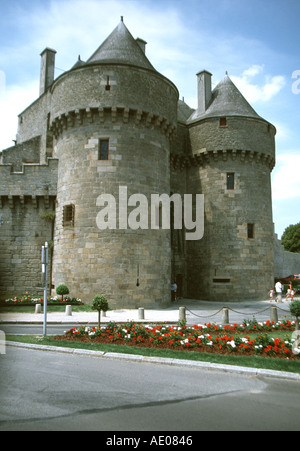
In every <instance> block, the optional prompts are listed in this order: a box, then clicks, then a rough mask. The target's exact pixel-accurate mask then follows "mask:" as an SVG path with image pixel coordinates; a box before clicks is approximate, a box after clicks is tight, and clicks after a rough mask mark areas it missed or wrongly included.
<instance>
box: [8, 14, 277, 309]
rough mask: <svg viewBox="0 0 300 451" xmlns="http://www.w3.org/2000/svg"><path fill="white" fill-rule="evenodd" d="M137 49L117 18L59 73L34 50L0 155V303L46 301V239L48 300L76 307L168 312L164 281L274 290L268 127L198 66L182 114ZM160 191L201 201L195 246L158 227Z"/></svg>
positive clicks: (229, 291)
mask: <svg viewBox="0 0 300 451" xmlns="http://www.w3.org/2000/svg"><path fill="white" fill-rule="evenodd" d="M145 47H146V42H145V41H143V40H142V39H134V38H133V37H132V35H131V34H130V32H129V31H128V29H127V28H126V26H125V25H124V23H123V20H121V22H120V23H119V25H118V26H117V27H116V28H115V30H113V32H112V33H111V34H110V36H109V37H108V38H107V39H106V40H105V41H104V42H103V44H102V45H101V46H100V47H99V48H98V49H97V50H96V51H95V52H94V53H93V55H92V56H91V57H90V58H89V59H88V60H87V61H86V62H84V61H82V60H81V59H80V57H79V58H78V61H77V62H76V63H75V65H74V66H73V67H72V68H71V69H70V70H69V71H67V72H65V73H63V74H62V75H60V76H59V77H58V78H56V79H55V76H54V74H55V54H56V51H55V50H53V49H51V48H46V49H45V50H44V51H43V52H42V54H41V78H40V80H41V82H40V95H39V97H38V99H36V100H35V101H34V102H33V103H32V104H31V105H29V106H28V107H27V108H26V109H25V110H24V111H23V112H22V113H20V115H19V126H18V133H17V140H16V144H15V146H13V147H10V148H8V149H5V150H3V152H1V153H0V300H1V299H6V298H7V297H12V296H16V295H17V296H22V295H23V294H24V291H29V292H30V293H31V294H37V295H41V294H42V293H43V287H42V284H41V264H40V251H41V246H42V245H43V244H44V242H45V241H46V240H47V241H50V243H51V254H52V255H51V257H52V258H51V271H50V276H49V284H50V285H51V288H52V289H53V294H55V288H56V287H57V286H58V285H59V284H61V283H64V284H66V285H68V286H69V288H70V290H71V295H72V296H74V297H75V296H76V297H80V298H82V300H83V301H84V302H86V303H88V302H91V301H92V299H93V297H94V296H95V295H96V294H103V295H105V296H106V297H107V299H108V301H109V304H110V306H112V307H119V306H120V307H132V308H135V307H137V306H145V307H152V306H158V305H159V306H162V305H168V304H169V303H170V301H171V290H170V288H171V282H172V281H173V280H174V279H176V282H177V285H178V292H179V294H180V295H181V296H183V297H187V298H192V299H207V300H211V301H214V300H218V301H232V300H241V299H245V298H246V299H262V298H264V297H265V296H266V294H267V292H268V290H269V289H270V288H271V287H272V285H273V282H274V279H273V277H274V270H273V265H274V256H273V249H274V237H273V221H272V197H271V182H270V172H271V170H272V168H273V166H274V164H275V144H274V141H275V139H274V137H275V133H276V130H275V128H274V127H273V125H271V124H270V123H269V122H267V121H266V120H264V119H263V118H261V117H260V116H259V115H258V114H257V113H256V112H255V111H254V110H253V108H252V107H251V106H250V105H249V103H248V102H247V101H246V100H245V98H244V97H243V96H242V94H241V93H240V92H239V91H238V89H237V88H236V86H235V85H234V84H233V82H232V81H231V80H230V78H229V77H228V75H226V76H225V78H224V79H223V80H222V81H221V82H220V83H219V84H218V85H217V86H216V88H215V89H214V90H212V88H211V74H210V73H209V72H207V71H202V72H200V73H199V74H198V76H197V77H198V78H197V81H198V107H197V109H196V110H193V109H192V108H190V107H189V106H188V105H187V104H186V103H185V102H184V101H183V100H178V97H179V95H178V91H177V88H176V87H175V85H174V84H173V83H172V82H171V81H170V80H168V79H167V78H165V77H164V76H163V75H161V74H160V73H158V72H157V71H156V70H155V69H154V67H153V66H152V64H151V63H150V62H149V60H148V59H147V57H146V54H145ZM162 194H165V195H169V196H170V195H171V194H179V195H181V199H183V198H184V197H183V196H184V194H193V195H196V194H204V203H205V205H204V214H205V218H204V236H203V238H202V239H199V240H192V241H189V240H187V239H186V238H187V235H186V234H185V230H184V228H180V227H175V224H174V227H173V228H172V224H170V226H171V227H170V226H169V228H168V227H165V228H163V223H162V222H159V221H160V219H162V218H161V216H162V215H161V211H163V212H165V211H167V212H170V213H171V214H168V216H169V219H170V216H172V214H173V213H174V211H175V203H174V205H173V204H172V202H170V197H168V199H169V210H167V209H166V210H164V207H163V205H162V204H160V205H159V204H158V205H154V208H153V205H152V195H162ZM141 196H142V197H141ZM178 197H180V196H177V199H178ZM194 199H195V197H194ZM171 204H172V205H171ZM172 208H173V211H172ZM176 208H177V210H176V211H177V212H178V206H177V207H176ZM179 208H180V207H179ZM147 211H148V215H147ZM145 212H146V213H145ZM54 217H55V223H54V222H53V218H54ZM174 217H175V214H174ZM164 219H165V216H164ZM153 221H154V224H153ZM170 222H172V221H170ZM184 224H185V225H187V224H186V223H185V221H184ZM153 226H154V227H153ZM201 227H202V224H201ZM52 244H53V246H52Z"/></svg>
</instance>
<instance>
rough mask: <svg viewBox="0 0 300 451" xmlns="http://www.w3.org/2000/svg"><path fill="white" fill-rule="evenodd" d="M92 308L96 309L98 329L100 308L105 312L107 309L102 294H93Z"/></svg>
mask: <svg viewBox="0 0 300 451" xmlns="http://www.w3.org/2000/svg"><path fill="white" fill-rule="evenodd" d="M92 307H93V309H94V310H98V329H100V323H101V310H102V311H103V312H107V310H108V302H107V300H106V299H105V297H104V296H98V295H97V296H95V297H94V299H93V305H92Z"/></svg>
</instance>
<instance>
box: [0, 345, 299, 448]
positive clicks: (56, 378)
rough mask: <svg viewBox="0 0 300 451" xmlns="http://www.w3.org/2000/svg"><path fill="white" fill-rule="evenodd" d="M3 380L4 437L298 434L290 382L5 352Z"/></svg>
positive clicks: (0, 421) (295, 394) (0, 417)
mask: <svg viewBox="0 0 300 451" xmlns="http://www.w3.org/2000/svg"><path fill="white" fill-rule="evenodd" d="M0 372H1V377H0V430H1V431H22V430H24V431H27V430H30V431H47V430H49V431H57V430H63V431H70V430H73V431H87V430H92V431H116V432H114V433H113V432H112V433H111V437H113V435H115V434H116V435H115V437H118V434H117V432H118V431H131V432H130V434H129V437H130V436H135V437H138V436H139V435H140V434H141V431H162V432H161V434H164V432H165V431H174V432H173V434H179V432H178V431H186V433H187V432H190V433H192V432H193V431H227V430H230V431H231V430H233V431H235V430H237V431H253V430H255V431H261V430H262V431H265V430H274V431H279V430H283V431H288V430H294V431H297V430H299V429H300V426H299V418H300V383H299V382H295V381H291V380H285V379H276V378H271V377H262V376H259V377H253V376H252V377H251V376H247V375H241V374H232V373H226V372H222V371H217V370H214V371H213V370H205V369H199V368H187V367H178V366H176V367H175V366H170V365H163V364H157V363H156V364H151V363H145V362H144V363H140V362H133V361H118V360H112V359H106V358H95V357H90V356H78V355H74V354H72V355H69V354H61V353H54V352H51V353H50V352H45V351H38V350H29V349H21V348H14V347H9V346H7V353H6V355H0ZM107 434H108V433H107V432H106V438H102V437H103V436H102V434H98V436H97V445H101V444H107V443H103V442H101V440H107ZM189 435H190V434H189ZM192 436H193V435H192ZM193 437H194V436H193ZM197 437H198V436H197ZM197 437H196V436H195V438H194V440H196V439H197ZM115 439H116V438H115ZM148 444H149V443H148ZM154 444H155V443H154ZM194 444H195V441H194ZM140 445H141V443H140ZM140 447H141V446H140Z"/></svg>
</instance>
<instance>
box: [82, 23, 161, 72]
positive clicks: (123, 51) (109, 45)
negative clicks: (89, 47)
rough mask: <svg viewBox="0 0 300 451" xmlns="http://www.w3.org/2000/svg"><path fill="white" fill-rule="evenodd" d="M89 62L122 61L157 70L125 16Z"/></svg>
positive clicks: (122, 62)
mask: <svg viewBox="0 0 300 451" xmlns="http://www.w3.org/2000/svg"><path fill="white" fill-rule="evenodd" d="M87 63H88V64H89V63H121V64H129V65H133V66H138V67H142V68H145V69H150V70H154V71H155V69H154V67H153V66H152V64H151V63H150V61H149V60H148V58H147V57H146V55H145V53H144V52H143V50H142V49H141V47H140V45H139V44H138V42H137V41H136V40H135V39H134V38H133V36H132V35H131V33H130V32H129V30H128V29H127V27H126V25H125V24H124V22H123V18H121V21H120V23H119V25H118V26H117V27H116V28H115V29H114V30H113V32H112V33H111V34H110V35H109V36H108V38H107V39H106V40H105V41H104V42H103V44H101V45H100V47H99V48H98V49H97V50H96V51H95V52H94V53H93V55H92V56H91V57H90V58H89V59H88V61H87Z"/></svg>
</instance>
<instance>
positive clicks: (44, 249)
mask: <svg viewBox="0 0 300 451" xmlns="http://www.w3.org/2000/svg"><path fill="white" fill-rule="evenodd" d="M48 263H49V253H48V243H47V242H46V243H45V246H43V247H42V273H43V274H44V281H45V285H44V324H43V335H44V337H45V336H46V335H47V288H48Z"/></svg>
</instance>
